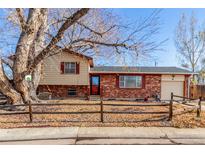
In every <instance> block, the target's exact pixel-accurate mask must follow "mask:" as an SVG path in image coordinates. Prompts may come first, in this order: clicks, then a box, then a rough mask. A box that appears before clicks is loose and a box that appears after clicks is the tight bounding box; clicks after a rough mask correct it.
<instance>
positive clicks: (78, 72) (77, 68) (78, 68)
mask: <svg viewBox="0 0 205 154" xmlns="http://www.w3.org/2000/svg"><path fill="white" fill-rule="evenodd" d="M76 74H80V63H76Z"/></svg>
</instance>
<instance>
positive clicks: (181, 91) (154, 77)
mask: <svg viewBox="0 0 205 154" xmlns="http://www.w3.org/2000/svg"><path fill="white" fill-rule="evenodd" d="M191 75H192V73H191V72H189V71H188V70H185V69H181V68H177V67H125V66H122V67H118V66H94V65H93V60H92V58H91V57H88V56H84V55H82V54H78V53H75V52H72V51H69V50H68V49H64V50H63V52H61V53H59V54H56V55H53V56H51V57H48V58H47V59H46V60H44V64H43V74H42V78H41V81H40V85H39V87H38V92H50V93H52V98H66V97H73V96H76V97H86V98H87V97H89V96H90V95H101V96H102V97H103V98H104V99H144V98H145V97H152V96H154V95H159V96H160V98H161V99H162V100H169V99H170V94H171V92H173V93H174V94H175V95H180V96H188V93H189V90H188V89H189V88H188V87H189V77H190V76H191Z"/></svg>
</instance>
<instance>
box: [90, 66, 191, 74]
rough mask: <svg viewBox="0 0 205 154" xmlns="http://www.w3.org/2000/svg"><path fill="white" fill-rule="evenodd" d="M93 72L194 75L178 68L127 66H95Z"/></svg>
mask: <svg viewBox="0 0 205 154" xmlns="http://www.w3.org/2000/svg"><path fill="white" fill-rule="evenodd" d="M92 72H99V73H100V72H102V73H155V74H192V72H190V71H188V70H186V69H182V68H178V67H146V66H142V67H141V66H140V67H127V66H95V67H93V68H91V73H92Z"/></svg>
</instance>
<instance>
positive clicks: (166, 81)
mask: <svg viewBox="0 0 205 154" xmlns="http://www.w3.org/2000/svg"><path fill="white" fill-rule="evenodd" d="M184 81H185V76H184V75H162V78H161V100H170V99H171V93H172V92H173V93H174V95H178V96H184Z"/></svg>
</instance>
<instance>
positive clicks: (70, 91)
mask: <svg viewBox="0 0 205 154" xmlns="http://www.w3.org/2000/svg"><path fill="white" fill-rule="evenodd" d="M76 95H77V92H76V89H68V96H76Z"/></svg>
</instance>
